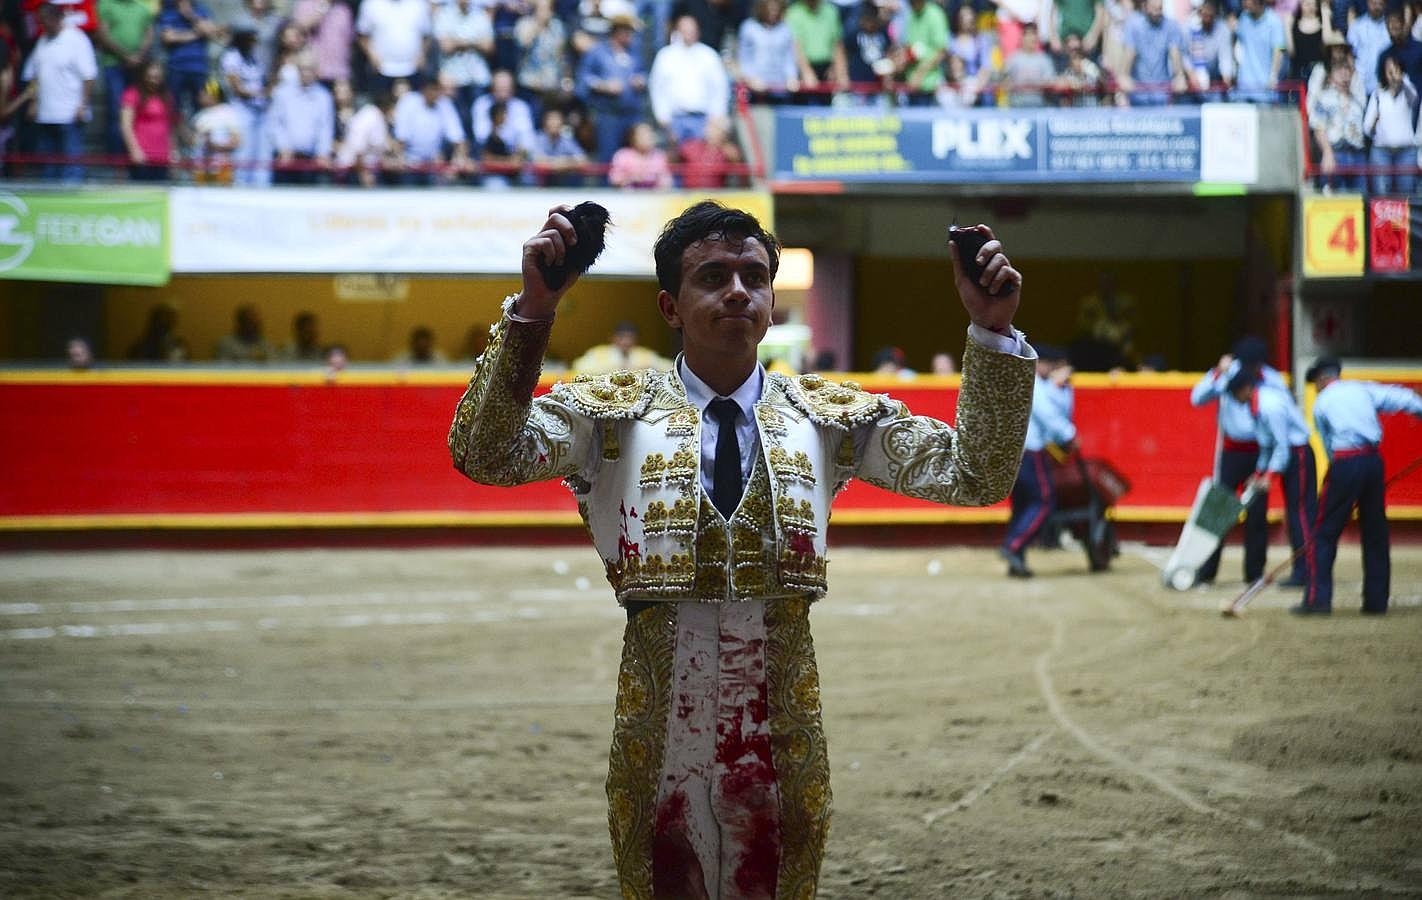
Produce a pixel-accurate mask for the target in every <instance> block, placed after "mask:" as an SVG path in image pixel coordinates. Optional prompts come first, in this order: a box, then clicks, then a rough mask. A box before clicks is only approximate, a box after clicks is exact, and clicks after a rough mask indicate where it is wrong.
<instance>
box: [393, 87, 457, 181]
mask: <svg viewBox="0 0 1422 900" xmlns="http://www.w3.org/2000/svg"><path fill="white" fill-rule="evenodd" d="M395 139H396V140H398V141H399V142H400V143H402V144H404V145H405V159H406V160H407V161H408V162H412V163H422V162H433V161H435V160H438V159H440V158H441V154H440V150H441V145H442V143H443V142H445V141H448V142H449V143H451V144H457V143H460V142H461V141H463V140H464V126H463V125H461V124H459V114H458V113H457V112H455V111H454V104H453V103H451V102H449V98H448V97H440V98H439V99H438V100H436V101H435V105H434V106H433V107H431V106H430V105H429V104H427V103H425V96H424V94H422V93H420V92H419V91H410V92H409V93H408V94H406V95H405V96H403V97H401V98H400V102H399V103H396V104H395Z"/></svg>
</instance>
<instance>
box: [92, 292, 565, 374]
mask: <svg viewBox="0 0 1422 900" xmlns="http://www.w3.org/2000/svg"><path fill="white" fill-rule="evenodd" d="M178 326H179V322H178V310H177V307H175V306H173V305H172V304H169V303H159V304H156V305H154V306H153V307H152V308H151V309H150V310H149V311H148V318H147V320H146V321H145V323H144V327H143V332H142V333H141V334H140V335H139V336H138V338H137V339H136V340H134V342H133V343H132V344H130V345H129V347H128V351H127V352H126V353H125V354H124V358H125V359H127V361H129V362H133V363H147V364H153V363H186V362H191V361H193V360H197V359H211V360H213V361H215V362H218V363H237V364H248V365H252V364H256V365H278V366H306V365H317V366H324V367H326V368H328V369H331V370H333V371H339V370H341V369H343V368H344V367H345V366H346V364H347V362H348V361H349V359H348V356H347V351H346V346H345V345H344V344H342V343H340V342H339V341H330V340H325V339H323V337H322V334H321V323H320V319H319V317H318V316H317V315H316V314H315V313H314V312H311V311H309V310H303V311H301V312H298V313H297V314H296V315H295V316H293V317H292V320H291V337H290V338H289V339H288V340H286V341H284V342H282V343H280V344H278V343H274V342H273V341H272V340H271V339H269V338H268V337H267V332H266V325H265V323H264V321H263V318H262V313H261V310H260V308H258V307H257V306H256V305H254V304H243V305H242V306H239V307H237V309H235V310H234V311H233V315H232V331H231V333H229V334H226V335H223V336H222V337H221V338H220V339H219V340H218V341H217V344H216V346H215V347H213V348H211V350H210V353H209V352H204V351H205V350H207V348H198V350H196V351H194V350H193V348H192V347H190V346H189V344H188V341H187V340H186V339H185V338H183V337H182V336H181V334H180V333H179V327H178ZM488 339H489V326H488V325H486V324H483V323H475V324H473V325H471V326H469V329H468V331H467V332H466V333H465V336H464V346H463V348H462V352H461V353H460V355H459V356H458V358H457V359H451V357H450V356H449V355H447V354H446V353H445V352H444V350H442V349H441V348H440V346H439V344H438V342H437V340H436V337H435V333H434V330H433V329H431V328H430V327H429V326H428V325H416V326H415V327H413V328H412V329H410V333H409V336H408V339H407V341H406V343H405V345H404V346H403V347H401V348H399V349H398V350H396V351H395V352H393V353H392V354H390V356H389V357H388V358H387V359H386V361H387V362H389V363H391V364H393V365H398V366H441V365H450V364H453V363H457V364H459V365H465V364H468V363H471V362H473V361H474V359H475V358H476V357H478V356H479V354H481V353H483V352H484V348H485V346H486V345H487V344H488ZM73 340H74V341H78V342H80V343H83V344H84V345H85V350H84V353H83V354H79V355H80V356H82V357H83V359H84V360H85V363H84V365H82V366H80V365H78V364H77V363H74V362H73V361H72V360H71V364H72V365H75V367H77V368H88V367H90V366H91V365H92V364H93V362H94V357H93V354H92V352H91V351H89V349H88V343H87V341H86V340H85V339H83V338H79V337H76V338H74V339H73ZM70 353H71V356H73V355H74V353H73V350H72V349H71V350H70ZM554 362H555V363H556V361H554ZM555 368H556V365H555ZM563 368H564V369H566V368H567V367H566V365H565V366H563Z"/></svg>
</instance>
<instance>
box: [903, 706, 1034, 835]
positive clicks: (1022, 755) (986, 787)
mask: <svg viewBox="0 0 1422 900" xmlns="http://www.w3.org/2000/svg"><path fill="white" fill-rule="evenodd" d="M1056 733H1057V730H1056V729H1055V728H1053V729H1051V730H1050V731H1044V732H1042V733H1041V734H1039V735H1037V736H1036V737H1034V738H1033V739H1032V740H1030V741H1028V742H1027V744H1026V746H1024V747H1023V748H1022V749H1021V750H1018V751H1017V752H1016V753H1014V754H1012V755H1011V756H1009V757H1008V758H1007V759H1006V760H1005V761H1004V762H1003V764H1002V765H1000V766H998V767H997V768H996V769H994V770H993V772H992V774H991V775H989V776H988V777H987V778H986V779H984V780H983V782H982V783H981V784H979V785H977V786H975V787H973V788H972V789H971V790H969V791H968V792H967V793H966V794H964V795H963V796H961V797H959V798H958V799H957V800H955V801H953V802H952V803H950V804H948V805H947V806H945V807H943V808H942V809H935V810H934V811H933V812H930V813H924V815H923V824H925V825H932V824H933V823H934V822H937V821H938V820H939V819H941V818H943V817H944V816H950V815H952V814H953V813H955V812H962V811H963V810H965V809H967V808H968V807H970V806H972V805H973V804H974V803H976V802H978V801H979V800H981V799H982V797H983V795H984V794H986V793H987V792H988V791H990V790H992V789H993V788H994V787H995V786H996V785H997V783H998V782H999V781H1001V780H1002V779H1003V778H1004V777H1005V776H1006V775H1007V773H1008V772H1011V771H1012V770H1013V769H1015V768H1017V766H1018V765H1020V764H1021V763H1022V762H1023V760H1025V759H1027V757H1029V756H1031V755H1032V754H1034V753H1036V752H1037V751H1038V750H1040V749H1042V745H1043V744H1045V743H1046V742H1047V741H1048V739H1050V738H1051V736H1052V735H1054V734H1056Z"/></svg>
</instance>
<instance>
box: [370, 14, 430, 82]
mask: <svg viewBox="0 0 1422 900" xmlns="http://www.w3.org/2000/svg"><path fill="white" fill-rule="evenodd" d="M430 31H431V26H430V14H429V5H428V4H426V3H425V0H364V2H363V3H361V5H360V14H359V16H358V17H357V18H356V34H358V35H360V37H359V41H360V49H361V51H362V52H363V53H365V58H366V59H367V60H369V62H370V68H371V72H372V74H371V83H370V84H369V85H368V87H369V88H370V90H371V91H372V92H375V93H378V92H380V91H387V90H390V88H391V82H393V81H394V80H395V79H397V78H409V77H410V76H411V75H414V74H415V73H416V72H420V71H423V70H424V67H425V59H426V58H427V57H428V55H429V40H430Z"/></svg>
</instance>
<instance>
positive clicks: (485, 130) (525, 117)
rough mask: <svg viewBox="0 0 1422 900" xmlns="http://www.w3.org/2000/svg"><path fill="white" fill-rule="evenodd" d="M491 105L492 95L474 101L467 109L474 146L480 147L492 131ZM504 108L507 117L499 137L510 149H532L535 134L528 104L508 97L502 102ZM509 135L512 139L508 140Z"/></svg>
mask: <svg viewBox="0 0 1422 900" xmlns="http://www.w3.org/2000/svg"><path fill="white" fill-rule="evenodd" d="M493 105H494V95H493V94H484V95H482V96H480V97H478V98H477V99H475V101H474V105H473V106H472V107H470V109H469V125H470V127H471V128H473V129H474V143H476V144H481V145H482V144H483V143H484V142H485V141H487V140H488V139H489V134H490V132H492V131H493V130H494V126H493V123H491V122H490V121H489V107H491V106H493ZM504 108H505V109H507V110H508V112H509V117H508V119H507V120H506V121H505V122H504V127H503V129H502V130H501V131H500V132H499V136H500V137H502V138H503V139H504V140H505V141H507V142H508V145H509V146H510V147H515V148H518V147H522V148H524V149H528V148H529V147H532V146H533V137H534V135H535V134H536V132H535V130H534V128H533V112H532V111H531V110H529V108H528V104H527V103H525V102H524V101H523V99H522V98H520V97H510V98H509V99H508V100H505V101H504ZM510 135H513V137H512V138H510Z"/></svg>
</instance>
